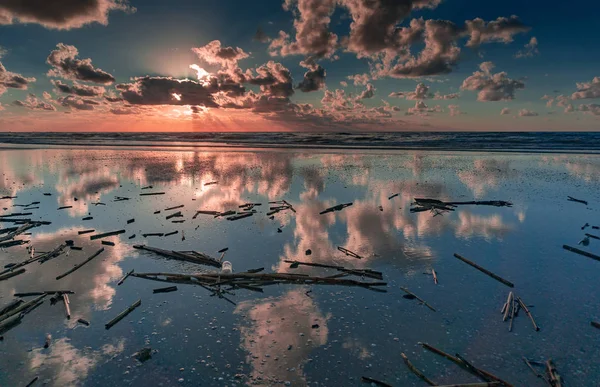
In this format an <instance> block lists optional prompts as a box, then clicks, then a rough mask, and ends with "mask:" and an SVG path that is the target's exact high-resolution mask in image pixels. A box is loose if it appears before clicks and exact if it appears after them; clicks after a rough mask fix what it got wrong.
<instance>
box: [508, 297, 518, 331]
mask: <svg viewBox="0 0 600 387" xmlns="http://www.w3.org/2000/svg"><path fill="white" fill-rule="evenodd" d="M510 306H511V312H510V323H509V324H508V331H509V332H512V326H513V321H514V319H515V311H516V310H517V305H516V302H515V298H514V297H513V299H512V301H511V303H510Z"/></svg>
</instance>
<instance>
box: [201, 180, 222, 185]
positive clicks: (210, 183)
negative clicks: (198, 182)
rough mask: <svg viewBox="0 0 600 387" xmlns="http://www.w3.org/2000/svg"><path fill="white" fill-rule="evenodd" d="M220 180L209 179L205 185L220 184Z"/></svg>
mask: <svg viewBox="0 0 600 387" xmlns="http://www.w3.org/2000/svg"><path fill="white" fill-rule="evenodd" d="M218 183H219V182H218V181H209V182H208V183H204V185H205V186H207V185H213V184H218Z"/></svg>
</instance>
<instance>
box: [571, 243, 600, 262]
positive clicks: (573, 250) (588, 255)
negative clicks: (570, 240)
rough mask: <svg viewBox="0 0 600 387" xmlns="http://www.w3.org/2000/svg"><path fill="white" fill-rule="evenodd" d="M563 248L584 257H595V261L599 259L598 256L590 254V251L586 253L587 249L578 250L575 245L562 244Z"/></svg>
mask: <svg viewBox="0 0 600 387" xmlns="http://www.w3.org/2000/svg"><path fill="white" fill-rule="evenodd" d="M563 249H565V250H568V251H570V252H572V253H577V254H581V255H583V256H585V257H588V258H592V259H595V260H596V261H600V256H598V255H595V254H592V253H588V252H587V251H583V250H579V249H577V248H575V247H571V246H567V245H563Z"/></svg>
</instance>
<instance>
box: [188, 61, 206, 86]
mask: <svg viewBox="0 0 600 387" xmlns="http://www.w3.org/2000/svg"><path fill="white" fill-rule="evenodd" d="M190 68H191V69H192V70H194V71H196V75H197V77H198V80H199V81H203V82H200V83H203V84H205V83H207V81H208V77H210V73H209V72H208V71H206V70H204V69H203V68H202V67H200V66H198V65H197V64H191V65H190Z"/></svg>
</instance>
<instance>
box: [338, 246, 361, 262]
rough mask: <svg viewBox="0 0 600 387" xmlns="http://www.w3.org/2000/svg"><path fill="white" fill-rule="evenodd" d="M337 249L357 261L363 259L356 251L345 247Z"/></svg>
mask: <svg viewBox="0 0 600 387" xmlns="http://www.w3.org/2000/svg"><path fill="white" fill-rule="evenodd" d="M337 249H338V250H339V251H341V252H342V253H344V254H346V255H349V256H351V257H352V258H357V259H362V257H361V256H360V255H358V254H356V253H355V252H354V251H350V250H348V249H346V248H344V247H341V246H338V247H337Z"/></svg>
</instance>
